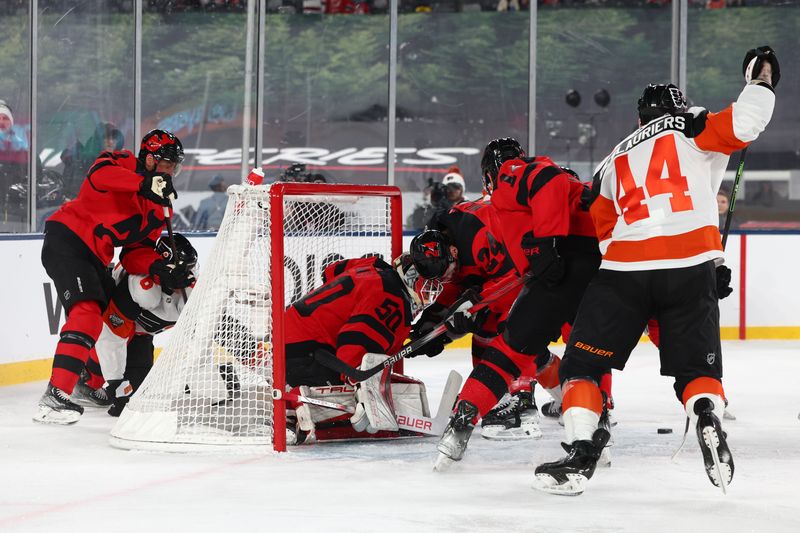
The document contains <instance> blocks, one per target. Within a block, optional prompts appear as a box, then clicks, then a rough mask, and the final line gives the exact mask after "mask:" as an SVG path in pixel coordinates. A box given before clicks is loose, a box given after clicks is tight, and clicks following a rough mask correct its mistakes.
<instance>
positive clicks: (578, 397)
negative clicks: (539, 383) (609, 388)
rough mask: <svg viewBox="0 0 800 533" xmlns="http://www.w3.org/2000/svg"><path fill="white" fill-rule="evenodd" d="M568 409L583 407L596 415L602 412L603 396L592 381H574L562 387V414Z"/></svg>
mask: <svg viewBox="0 0 800 533" xmlns="http://www.w3.org/2000/svg"><path fill="white" fill-rule="evenodd" d="M570 407H583V408H584V409H589V410H590V411H594V412H595V413H597V414H598V415H599V414H600V413H602V412H603V395H602V394H601V393H600V387H598V386H597V385H596V384H595V383H594V382H593V381H589V380H588V379H574V380H570V381H568V382H567V383H566V384H565V385H564V400H563V404H562V408H563V410H564V412H566V410H567V409H569V408H570Z"/></svg>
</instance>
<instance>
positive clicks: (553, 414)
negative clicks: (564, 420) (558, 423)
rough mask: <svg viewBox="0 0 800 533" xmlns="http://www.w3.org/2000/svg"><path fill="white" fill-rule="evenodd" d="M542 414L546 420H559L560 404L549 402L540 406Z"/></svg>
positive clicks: (553, 401)
mask: <svg viewBox="0 0 800 533" xmlns="http://www.w3.org/2000/svg"><path fill="white" fill-rule="evenodd" d="M542 414H543V415H544V416H546V417H547V418H561V402H558V403H556V401H555V400H551V401H549V402H547V403H546V404H544V405H543V406H542Z"/></svg>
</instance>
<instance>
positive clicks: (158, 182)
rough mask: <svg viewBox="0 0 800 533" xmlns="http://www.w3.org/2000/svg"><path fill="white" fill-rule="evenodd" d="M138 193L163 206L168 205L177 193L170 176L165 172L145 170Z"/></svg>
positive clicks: (176, 196) (175, 197)
mask: <svg viewBox="0 0 800 533" xmlns="http://www.w3.org/2000/svg"><path fill="white" fill-rule="evenodd" d="M139 194H141V195H142V196H144V197H145V198H147V199H148V200H150V201H153V202H155V203H157V204H158V205H163V206H169V205H170V204H171V203H172V201H174V200H175V199H177V198H178V193H177V191H175V187H173V186H172V176H171V175H169V174H167V173H165V172H145V173H144V179H143V180H142V184H141V186H140V187H139Z"/></svg>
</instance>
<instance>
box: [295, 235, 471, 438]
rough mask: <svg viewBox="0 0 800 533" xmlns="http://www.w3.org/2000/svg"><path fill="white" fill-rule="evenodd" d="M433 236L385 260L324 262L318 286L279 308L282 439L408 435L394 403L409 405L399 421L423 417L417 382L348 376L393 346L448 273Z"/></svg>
mask: <svg viewBox="0 0 800 533" xmlns="http://www.w3.org/2000/svg"><path fill="white" fill-rule="evenodd" d="M433 233H435V235H433V236H429V237H431V238H428V239H427V240H425V241H424V242H423V240H421V239H420V238H415V239H414V240H413V241H412V243H411V247H410V250H411V251H410V252H409V253H404V254H402V255H401V256H400V257H398V258H397V259H396V260H395V261H394V263H393V265H389V264H387V263H386V262H384V261H383V260H381V259H379V258H376V257H369V258H363V259H349V260H342V261H338V262H335V263H333V264H330V265H328V266H327V267H326V268H325V269H324V272H323V282H324V284H323V285H322V286H321V287H319V288H317V289H315V290H314V291H312V292H310V293H308V294H306V295H305V296H304V297H302V298H301V299H300V300H298V301H296V302H295V303H293V304H292V305H290V306H289V307H288V308H287V311H286V315H285V331H286V345H285V350H286V383H287V384H288V385H289V386H290V387H293V390H292V391H291V392H290V394H289V398H290V403H294V413H292V412H291V410H290V411H289V412H288V413H287V414H288V416H287V418H288V420H289V422H288V423H287V427H288V429H287V443H288V444H300V443H302V442H308V441H311V440H333V439H348V438H366V437H389V438H391V437H396V436H400V435H403V434H409V433H405V432H403V431H401V430H402V428H401V427H400V426H399V425H398V421H401V422H402V420H400V415H401V413H400V407H402V404H406V405H407V406H411V407H410V409H411V412H410V413H407V415H404V416H406V418H413V417H422V416H424V414H425V413H424V412H423V411H427V400H426V399H425V398H424V386H423V385H422V383H421V382H418V381H416V380H413V379H411V378H408V377H406V376H401V375H398V374H391V375H390V370H389V369H388V368H387V369H384V371H383V372H381V373H379V374H376V375H375V376H373V377H371V378H369V379H366V380H364V381H357V378H356V379H352V378H351V376H353V375H354V370H356V369H358V368H361V369H367V368H372V367H375V366H376V365H379V364H380V363H382V362H383V361H385V360H386V359H387V358H388V356H387V355H385V354H393V353H395V352H397V351H398V350H400V348H401V347H402V346H403V342H404V341H405V339H406V338H407V337H408V334H409V332H410V330H411V322H412V321H413V319H414V317H415V316H416V315H417V314H418V313H419V312H420V311H421V310H422V309H423V308H424V306H425V305H427V304H428V303H430V302H431V301H432V300H433V298H435V296H436V294H437V293H438V286H439V285H440V282H441V281H443V280H447V279H448V278H449V277H450V276H452V275H453V273H454V271H456V269H457V267H458V263H457V261H456V257H455V255H454V252H455V249H454V248H451V247H450V246H449V245H448V244H447V242H446V241H445V239H444V237H443V236H442V235H441V233H439V232H433ZM434 287H436V289H434ZM457 387H458V385H456V390H455V391H453V393H452V398H451V399H450V402H451V403H450V405H452V401H453V399H454V398H455V394H456V392H457ZM398 394H399V395H400V397H398ZM293 397H294V398H301V400H300V401H294V402H292V398H293ZM308 398H317V399H324V400H328V401H330V400H334V401H338V402H340V403H341V405H343V406H345V407H348V409H347V410H348V411H354V412H350V413H346V414H343V413H342V412H341V411H343V410H344V409H340V410H339V411H336V410H332V409H329V408H321V407H319V406H318V405H310V404H309V403H308V402H305V401H304V400H305V399H308ZM421 398H422V399H421ZM450 405H448V409H449V407H450ZM396 407H397V411H396V409H395V408H396ZM422 429H424V428H422Z"/></svg>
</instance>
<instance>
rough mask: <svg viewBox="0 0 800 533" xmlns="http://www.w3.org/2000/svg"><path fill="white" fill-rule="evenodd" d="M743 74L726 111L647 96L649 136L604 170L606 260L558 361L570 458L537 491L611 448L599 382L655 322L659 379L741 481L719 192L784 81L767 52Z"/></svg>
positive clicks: (716, 460) (718, 480)
mask: <svg viewBox="0 0 800 533" xmlns="http://www.w3.org/2000/svg"><path fill="white" fill-rule="evenodd" d="M743 69H744V77H745V81H746V83H747V85H745V87H744V89H743V90H742V92H741V94H740V95H739V98H738V99H737V101H736V102H735V103H734V104H732V105H731V106H729V107H728V108H726V109H725V110H723V111H721V112H719V113H708V112H707V111H705V110H704V109H701V108H691V109H687V108H686V99H685V98H684V96H683V94H682V93H681V91H680V90H679V89H678V88H677V87H675V86H674V85H650V86H648V87H647V88H645V90H644V92H643V93H642V96H641V98H640V99H639V106H638V108H639V121H640V128H639V129H638V130H636V131H635V132H634V133H632V134H631V135H629V136H628V137H627V138H625V139H624V140H623V141H622V142H621V143H619V144H618V145H617V146H616V147H615V148H614V150H613V151H612V152H611V154H610V155H609V156H608V157H607V158H606V159H605V160H604V161H603V162H602V163H601V164H600V166H599V167H598V171H597V173H596V174H595V177H594V184H593V187H592V189H593V191H594V193H595V194H596V199H594V201H593V203H592V204H591V214H592V218H593V220H594V223H595V227H596V228H597V234H598V236H599V238H600V242H601V250H602V252H603V262H602V265H601V268H600V271H599V273H598V274H597V276H596V277H595V278H594V280H592V282H591V283H590V284H589V287H588V288H587V289H586V294H585V296H584V298H583V301H582V302H581V305H580V309H579V310H578V315H577V318H576V321H575V325H574V328H573V330H572V334H571V335H570V339H569V342H568V344H567V348H566V351H565V352H564V358H563V361H562V364H561V372H560V377H561V382H562V386H563V389H564V402H563V408H564V414H563V419H564V429H565V430H566V443H565V444H564V448H565V450H566V451H567V456H566V457H564V458H563V459H561V460H559V461H555V462H552V463H545V464H542V465H540V466H539V467H537V468H536V480H535V485H534V486H535V487H536V488H538V489H540V490H543V491H546V492H551V493H555V494H566V495H575V494H581V493H582V492H583V490H584V488H585V484H586V482H587V480H588V479H589V478H591V477H592V475H593V473H594V470H595V466H596V464H597V460H598V457H599V456H600V453H601V449H602V448H603V445H604V443H605V442H606V441H607V439H608V432H607V431H606V430H605V429H603V428H602V427H601V428H599V429H598V420H599V418H600V411H601V403H602V400H601V395H600V390H599V388H598V386H597V383H598V381H599V379H600V375H601V374H602V373H603V372H606V371H607V370H608V369H610V368H614V369H617V370H622V369H623V368H624V366H625V363H626V362H627V360H628V357H629V356H630V353H631V351H632V350H633V349H634V347H635V346H636V344H637V343H638V341H639V336H640V335H641V332H642V330H643V329H644V326H645V324H646V323H647V321H648V319H650V318H651V317H653V318H655V319H656V320H658V325H659V330H660V342H659V355H660V359H661V374H662V375H666V376H673V377H674V378H675V385H674V388H675V393H676V395H677V397H678V400H679V401H680V402H681V403H682V404H683V406H684V409H685V411H686V414H687V416H688V417H689V419H690V420H691V422H692V425H693V426H694V428H695V431H696V434H697V438H698V441H699V443H700V449H701V451H702V454H703V462H704V464H705V470H706V474H707V475H708V478H709V479H710V480H711V482H712V483H713V484H714V485H716V486H718V487H721V488H722V489H723V491H725V490H726V487H727V485H728V483H730V481H731V480H732V479H733V471H734V466H733V457H732V455H731V452H730V449H729V448H728V444H727V442H726V439H727V436H726V435H725V433H724V432H723V431H722V424H721V420H722V418H723V411H724V408H725V403H724V393H723V389H722V350H721V343H720V332H719V305H718V299H719V296H720V291H719V289H718V284H719V281H720V279H719V278H720V277H722V276H721V274H720V272H719V270H718V268H720V265H721V263H722V261H723V260H724V253H723V251H722V243H721V239H720V233H719V229H718V226H717V222H718V219H717V205H716V194H717V191H718V190H719V186H720V183H721V182H722V178H723V174H724V171H725V167H726V166H727V163H728V158H729V157H730V155H731V154H732V153H733V152H735V151H736V150H741V149H743V148H746V147H747V145H748V144H749V143H750V142H752V141H753V140H755V139H756V138H757V137H758V136H759V134H761V132H763V131H764V129H765V128H766V126H767V124H768V123H769V121H770V119H771V117H772V112H773V109H774V106H775V91H774V87H775V86H776V85H777V83H778V80H779V78H780V71H779V67H778V61H777V58H776V57H775V53H774V51H773V50H772V49H771V48H769V47H761V48H758V49H753V50H750V51H749V52H748V53H747V54H746V56H745V61H744V65H743ZM688 427H689V426H688V424H687V430H688Z"/></svg>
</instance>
